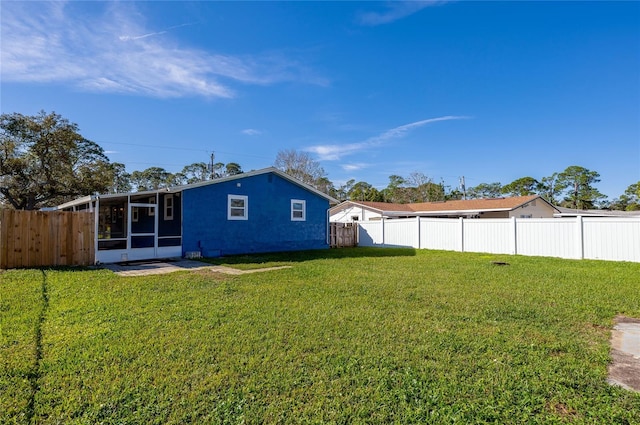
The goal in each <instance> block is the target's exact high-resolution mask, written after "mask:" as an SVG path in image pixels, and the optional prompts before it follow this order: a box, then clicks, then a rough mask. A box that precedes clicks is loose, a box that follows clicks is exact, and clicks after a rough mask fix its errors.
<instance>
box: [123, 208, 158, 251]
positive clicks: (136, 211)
mask: <svg viewBox="0 0 640 425" xmlns="http://www.w3.org/2000/svg"><path fill="white" fill-rule="evenodd" d="M129 217H130V220H129V226H130V228H129V244H128V245H129V249H130V251H129V252H130V255H129V259H130V260H134V259H141V258H145V259H147V258H155V257H156V254H157V247H158V232H157V229H158V214H157V205H156V204H141V203H130V204H129Z"/></svg>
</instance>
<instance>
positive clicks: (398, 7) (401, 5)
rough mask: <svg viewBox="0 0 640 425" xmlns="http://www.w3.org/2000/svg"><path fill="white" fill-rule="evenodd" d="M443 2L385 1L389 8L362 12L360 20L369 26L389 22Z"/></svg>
mask: <svg viewBox="0 0 640 425" xmlns="http://www.w3.org/2000/svg"><path fill="white" fill-rule="evenodd" d="M441 3H444V1H438V0H427V1H388V2H385V5H386V7H387V10H385V11H384V12H365V13H362V14H360V16H359V17H358V21H359V22H360V24H362V25H369V26H376V25H382V24H388V23H391V22H394V21H397V20H399V19H402V18H404V17H407V16H409V15H413V14H414V13H416V12H419V11H421V10H422V9H424V8H425V7H429V6H436V5H438V4H441ZM373 4H376V3H373Z"/></svg>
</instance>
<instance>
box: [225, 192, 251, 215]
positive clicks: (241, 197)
mask: <svg viewBox="0 0 640 425" xmlns="http://www.w3.org/2000/svg"><path fill="white" fill-rule="evenodd" d="M236 200H241V201H243V203H244V206H243V207H237V206H236V207H232V206H231V202H232V201H236ZM232 209H234V210H238V209H242V210H243V215H241V216H240V215H231V210H232ZM248 219H249V197H248V196H246V195H227V220H248Z"/></svg>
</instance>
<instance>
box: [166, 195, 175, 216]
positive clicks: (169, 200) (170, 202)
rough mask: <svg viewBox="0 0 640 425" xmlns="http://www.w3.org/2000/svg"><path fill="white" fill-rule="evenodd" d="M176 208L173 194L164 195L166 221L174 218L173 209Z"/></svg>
mask: <svg viewBox="0 0 640 425" xmlns="http://www.w3.org/2000/svg"><path fill="white" fill-rule="evenodd" d="M174 209H175V203H174V199H173V194H169V195H164V219H165V221H168V220H173V211H174Z"/></svg>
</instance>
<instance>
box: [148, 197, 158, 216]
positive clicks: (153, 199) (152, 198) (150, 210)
mask: <svg viewBox="0 0 640 425" xmlns="http://www.w3.org/2000/svg"><path fill="white" fill-rule="evenodd" d="M149 203H150V204H155V203H156V197H155V196H154V197H151V198H149ZM148 210H149V211H148V214H149V217H153V216H154V215H156V209H155V208H153V207H149V208H148Z"/></svg>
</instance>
